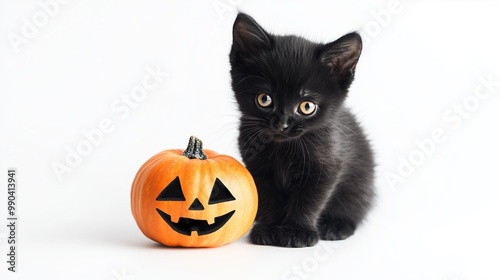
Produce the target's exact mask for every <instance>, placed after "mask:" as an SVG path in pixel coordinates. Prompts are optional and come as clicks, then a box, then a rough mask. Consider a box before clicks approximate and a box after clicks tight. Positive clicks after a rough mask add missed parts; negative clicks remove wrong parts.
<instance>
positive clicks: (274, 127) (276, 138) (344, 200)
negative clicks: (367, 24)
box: [229, 13, 374, 247]
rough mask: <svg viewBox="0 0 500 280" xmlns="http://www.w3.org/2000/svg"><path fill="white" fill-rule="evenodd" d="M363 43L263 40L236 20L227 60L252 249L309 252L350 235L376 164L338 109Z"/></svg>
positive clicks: (368, 197)
mask: <svg viewBox="0 0 500 280" xmlns="http://www.w3.org/2000/svg"><path fill="white" fill-rule="evenodd" d="M361 45H362V44H361V37H360V36H359V35H358V34H357V33H350V34H347V35H345V36H343V37H341V38H340V39H338V40H336V41H335V42H332V43H329V44H317V43H313V42H310V41H307V40H305V39H303V38H300V37H297V36H276V35H271V34H269V33H267V32H266V31H265V30H264V29H263V28H262V27H260V26H259V24H257V22H255V20H254V19H253V18H251V17H250V16H248V15H246V14H243V13H240V14H238V17H237V18H236V21H235V23H234V27H233V45H232V48H231V53H230V55H229V57H230V62H231V77H232V87H233V90H234V92H235V97H236V100H237V102H238V105H239V109H240V111H241V114H242V116H241V119H240V135H239V138H238V141H239V149H240V152H241V156H242V158H243V161H244V163H245V164H246V167H247V168H248V170H249V171H250V173H252V175H253V177H254V179H255V183H256V185H257V189H258V192H259V210H258V213H257V220H256V221H257V223H256V224H255V225H254V227H253V229H252V232H251V234H250V238H251V240H252V242H253V243H256V244H263V245H276V246H284V247H304V246H312V245H314V244H316V243H317V242H318V240H319V239H320V238H321V239H324V240H338V239H345V238H347V237H349V236H350V235H352V234H353V233H354V231H355V229H356V227H357V226H358V224H359V223H360V222H361V221H362V220H363V218H364V217H365V215H366V213H367V211H368V210H369V208H370V206H371V204H372V200H373V196H374V193H373V185H372V183H373V173H374V172H373V168H374V163H373V156H372V152H371V149H370V146H369V144H368V141H367V140H366V138H365V136H364V134H363V132H362V130H361V128H360V126H359V125H358V123H357V122H356V120H355V119H354V117H353V115H352V114H351V113H349V111H348V110H347V109H346V108H344V106H343V102H344V99H345V98H346V96H347V90H348V88H349V86H350V84H351V82H352V81H353V79H354V70H355V67H356V63H357V62H358V58H359V56H360V54H361Z"/></svg>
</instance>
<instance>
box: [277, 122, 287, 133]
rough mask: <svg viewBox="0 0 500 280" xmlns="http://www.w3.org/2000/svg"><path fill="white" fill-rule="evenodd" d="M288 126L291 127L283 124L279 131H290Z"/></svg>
mask: <svg viewBox="0 0 500 280" xmlns="http://www.w3.org/2000/svg"><path fill="white" fill-rule="evenodd" d="M288 126H289V125H288V124H287V123H284V124H282V125H281V126H280V128H279V131H280V132H284V131H285V130H287V129H288Z"/></svg>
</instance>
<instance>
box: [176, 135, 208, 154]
mask: <svg viewBox="0 0 500 280" xmlns="http://www.w3.org/2000/svg"><path fill="white" fill-rule="evenodd" d="M182 155H183V156H186V157H188V158H190V159H195V158H196V159H201V160H203V159H207V155H206V154H205V153H204V152H203V142H201V140H200V139H198V138H196V137H194V136H191V137H189V143H188V146H187V148H186V150H184V152H183V153H182Z"/></svg>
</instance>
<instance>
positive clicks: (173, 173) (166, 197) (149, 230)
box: [131, 137, 257, 247]
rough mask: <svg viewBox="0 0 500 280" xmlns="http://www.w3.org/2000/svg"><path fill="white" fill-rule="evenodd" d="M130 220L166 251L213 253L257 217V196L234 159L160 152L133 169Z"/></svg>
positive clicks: (192, 146)
mask: <svg viewBox="0 0 500 280" xmlns="http://www.w3.org/2000/svg"><path fill="white" fill-rule="evenodd" d="M131 204H132V214H133V216H134V218H135V220H136V222H137V225H138V226H139V228H140V229H141V231H142V232H143V233H144V235H146V236H147V237H149V238H150V239H152V240H155V241H157V242H160V243H162V244H164V245H167V246H183V247H215V246H220V245H223V244H226V243H229V242H232V241H234V240H236V239H238V238H240V237H241V236H243V235H244V234H245V233H246V232H247V231H248V230H249V229H250V227H251V225H252V223H253V221H254V219H255V215H256V213H257V190H256V187H255V183H254V181H253V178H252V176H251V175H250V173H249V172H248V170H247V169H246V168H245V167H244V166H243V165H241V164H240V163H239V162H238V161H237V160H235V159H234V158H232V157H230V156H227V155H219V154H217V153H216V152H213V151H210V150H205V151H203V150H202V143H201V141H200V140H198V139H196V138H194V137H191V139H190V141H189V145H188V148H187V149H186V150H185V151H184V152H183V151H182V150H166V151H163V152H160V153H158V154H156V155H155V156H153V157H152V158H151V159H149V160H148V161H147V162H146V163H144V164H143V166H142V167H141V168H140V169H139V171H138V173H137V175H136V177H135V179H134V182H133V184H132V193H131Z"/></svg>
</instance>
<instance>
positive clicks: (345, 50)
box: [321, 32, 363, 83]
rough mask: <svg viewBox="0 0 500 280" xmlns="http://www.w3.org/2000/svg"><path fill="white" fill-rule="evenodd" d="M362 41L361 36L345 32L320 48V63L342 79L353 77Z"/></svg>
mask: <svg viewBox="0 0 500 280" xmlns="http://www.w3.org/2000/svg"><path fill="white" fill-rule="evenodd" d="M362 47H363V43H362V40H361V36H359V34H358V33H356V32H353V33H349V34H346V35H344V36H342V37H340V38H339V39H337V40H336V41H334V42H331V43H328V44H326V45H324V46H323V47H322V49H321V63H323V64H324V65H326V66H328V67H329V68H330V71H331V73H333V74H334V75H336V76H337V77H338V78H339V79H341V80H344V79H348V80H349V78H350V81H349V83H350V82H352V78H353V77H354V70H355V69H356V64H357V63H358V59H359V56H360V55H361V49H362Z"/></svg>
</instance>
